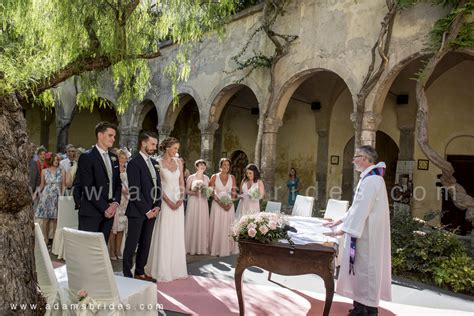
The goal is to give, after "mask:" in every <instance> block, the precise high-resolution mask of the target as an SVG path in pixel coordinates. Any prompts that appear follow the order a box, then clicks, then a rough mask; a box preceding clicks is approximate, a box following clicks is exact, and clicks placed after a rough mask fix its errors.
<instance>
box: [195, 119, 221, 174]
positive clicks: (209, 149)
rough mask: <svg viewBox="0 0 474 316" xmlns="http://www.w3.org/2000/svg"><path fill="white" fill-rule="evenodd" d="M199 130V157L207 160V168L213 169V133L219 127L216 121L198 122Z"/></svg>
mask: <svg viewBox="0 0 474 316" xmlns="http://www.w3.org/2000/svg"><path fill="white" fill-rule="evenodd" d="M198 126H199V129H200V130H201V159H204V160H205V161H206V162H207V169H208V170H211V171H213V170H214V169H213V168H214V166H213V161H212V160H213V149H214V135H215V133H216V130H217V129H218V128H219V124H217V123H208V124H202V123H199V125H198Z"/></svg>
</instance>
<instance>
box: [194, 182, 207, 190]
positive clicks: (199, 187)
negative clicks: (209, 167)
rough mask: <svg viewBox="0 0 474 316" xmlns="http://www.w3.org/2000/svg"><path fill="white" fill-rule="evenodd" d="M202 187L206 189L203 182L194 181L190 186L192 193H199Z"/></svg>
mask: <svg viewBox="0 0 474 316" xmlns="http://www.w3.org/2000/svg"><path fill="white" fill-rule="evenodd" d="M204 187H206V184H204V181H202V180H194V181H193V183H192V184H191V191H194V192H197V191H201V190H202V189H203V188H204Z"/></svg>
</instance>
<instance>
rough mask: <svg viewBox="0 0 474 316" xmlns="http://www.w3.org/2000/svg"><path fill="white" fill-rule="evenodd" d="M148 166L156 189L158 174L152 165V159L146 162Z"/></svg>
mask: <svg viewBox="0 0 474 316" xmlns="http://www.w3.org/2000/svg"><path fill="white" fill-rule="evenodd" d="M146 164H147V166H148V170H150V175H151V178H152V179H153V185H154V186H155V187H156V173H155V170H154V169H153V164H152V163H151V158H150V157H148V159H147V160H146Z"/></svg>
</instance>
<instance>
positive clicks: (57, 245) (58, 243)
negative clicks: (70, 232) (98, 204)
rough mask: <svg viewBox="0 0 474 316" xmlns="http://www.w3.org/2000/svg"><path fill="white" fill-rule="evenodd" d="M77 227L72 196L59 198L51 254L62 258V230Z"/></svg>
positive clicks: (77, 220) (77, 222)
mask: <svg viewBox="0 0 474 316" xmlns="http://www.w3.org/2000/svg"><path fill="white" fill-rule="evenodd" d="M78 225H79V218H78V214H77V210H75V209H74V199H73V197H72V196H60V197H59V200H58V221H57V225H56V233H55V234H54V239H53V247H52V250H51V251H52V253H54V254H55V255H58V259H62V258H64V257H65V256H64V249H63V247H64V246H63V228H64V227H68V228H75V229H77V227H78Z"/></svg>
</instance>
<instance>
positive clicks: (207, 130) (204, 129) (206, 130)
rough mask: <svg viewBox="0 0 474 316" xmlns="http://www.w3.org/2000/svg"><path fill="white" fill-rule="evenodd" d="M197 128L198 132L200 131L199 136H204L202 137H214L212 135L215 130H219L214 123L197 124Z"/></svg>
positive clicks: (217, 125)
mask: <svg viewBox="0 0 474 316" xmlns="http://www.w3.org/2000/svg"><path fill="white" fill-rule="evenodd" d="M198 128H199V130H201V134H204V135H206V134H207V135H209V134H211V135H214V133H215V132H216V131H217V129H218V128H219V124H217V123H215V122H212V123H205V124H203V123H199V124H198Z"/></svg>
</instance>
